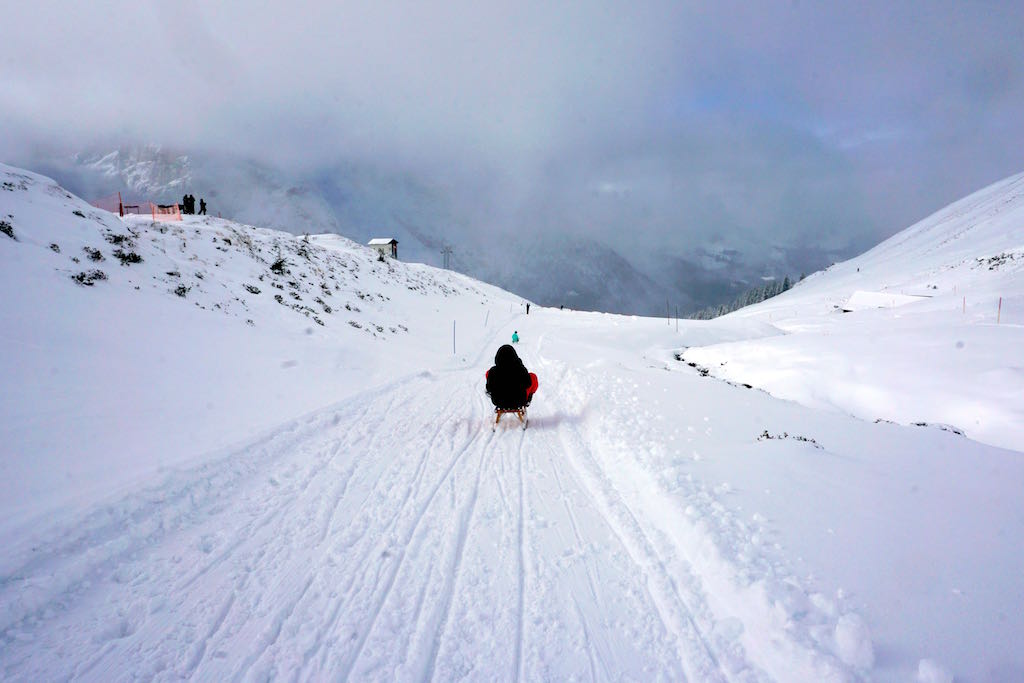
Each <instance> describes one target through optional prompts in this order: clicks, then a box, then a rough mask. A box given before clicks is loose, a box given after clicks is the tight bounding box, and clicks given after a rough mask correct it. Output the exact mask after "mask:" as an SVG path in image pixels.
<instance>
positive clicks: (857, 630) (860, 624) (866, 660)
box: [836, 614, 875, 669]
mask: <svg viewBox="0 0 1024 683" xmlns="http://www.w3.org/2000/svg"><path fill="white" fill-rule="evenodd" d="M836 652H837V653H838V654H839V658H840V659H842V660H843V661H844V662H846V663H847V664H849V665H850V666H855V667H857V668H858V669H870V668H871V666H872V665H873V664H874V663H875V650H874V647H873V646H872V644H871V632H870V630H868V625H867V624H866V623H864V620H863V619H862V618H861V617H860V616H859V615H856V614H844V615H843V616H841V617H840V618H839V622H838V623H837V624H836Z"/></svg>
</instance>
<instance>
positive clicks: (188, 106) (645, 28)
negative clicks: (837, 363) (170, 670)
mask: <svg viewBox="0 0 1024 683" xmlns="http://www.w3.org/2000/svg"><path fill="white" fill-rule="evenodd" d="M2 2H3V10H2V18H0V84H2V87H0V160H4V161H24V160H31V158H32V156H33V155H36V154H40V152H39V150H40V149H44V148H45V149H47V150H52V149H54V148H62V147H66V148H68V149H80V148H84V147H88V146H93V145H96V144H100V145H103V144H111V145H115V144H121V143H124V142H130V141H140V142H147V143H148V142H155V143H159V144H163V145H165V146H169V147H180V148H183V149H194V148H198V147H202V148H205V149H213V150H220V149H222V150H224V151H230V152H235V153H242V154H245V155H249V156H253V157H257V158H260V159H264V160H267V161H271V162H274V163H277V164H283V165H289V166H295V167H301V168H305V169H313V168H316V167H318V166H322V165H329V164H331V163H333V162H336V161H338V160H339V159H352V158H355V159H371V160H373V161H374V162H375V163H384V164H395V165H398V166H403V167H407V168H413V169H417V170H420V171H422V172H424V173H434V174H443V175H444V176H445V177H446V178H449V179H450V180H451V181H452V182H453V183H454V184H455V186H458V182H459V178H460V177H461V178H466V179H469V178H473V177H476V176H478V175H479V174H481V173H485V174H491V175H493V176H494V177H495V178H500V179H501V180H500V182H501V183H503V184H504V186H505V187H506V190H507V192H508V193H509V196H510V197H514V198H516V199H515V200H514V201H523V202H534V201H536V200H537V198H542V199H543V197H547V199H546V201H550V200H551V197H552V196H554V195H566V196H572V195H574V194H577V195H581V196H582V194H584V193H585V192H586V191H588V190H589V191H593V192H596V193H598V194H605V195H607V196H608V197H610V198H614V197H620V198H621V197H629V198H630V200H629V201H630V202H631V206H633V207H634V208H635V207H636V206H637V205H640V204H643V203H645V202H650V203H652V204H656V205H657V206H656V210H655V211H654V216H655V218H654V219H655V220H657V221H661V222H666V221H668V222H670V221H669V220H668V217H669V216H672V215H678V211H679V209H680V207H681V208H682V209H683V210H686V211H694V212H697V214H699V213H700V211H701V210H702V209H704V208H706V206H705V205H706V204H707V203H708V202H715V203H719V202H720V203H722V206H721V207H720V208H721V212H720V213H719V214H716V215H718V216H719V218H718V219H713V218H709V220H721V218H720V216H721V215H725V214H728V215H729V216H730V220H731V221H732V222H734V223H736V224H737V225H738V226H739V228H738V229H743V228H749V229H750V230H754V231H762V232H764V231H773V230H778V231H787V230H792V231H795V232H801V231H802V232H812V231H813V230H814V229H816V227H820V228H821V230H822V231H823V232H824V233H829V231H833V232H834V231H839V232H840V233H845V232H856V233H857V234H856V235H846V236H847V237H850V238H851V239H853V238H856V239H861V240H866V241H868V242H871V241H875V240H876V239H877V238H881V237H885V236H887V235H889V234H891V233H893V232H895V231H896V230H898V229H900V228H902V227H906V225H908V224H909V223H910V222H913V221H914V220H917V219H919V218H922V217H923V216H924V215H925V214H927V213H929V212H931V211H933V210H936V209H938V208H941V207H942V206H944V205H945V204H948V203H949V202H951V201H953V200H955V199H957V198H959V197H961V196H963V195H964V194H967V193H968V192H971V191H973V190H975V189H978V188H980V187H981V186H983V185H986V184H989V183H991V182H994V181H996V180H998V179H1000V178H1003V177H1005V176H1007V175H1010V174H1013V173H1018V172H1021V171H1024V3H1022V2H1021V1H1020V0H1014V1H1010V2H984V1H981V0H978V1H973V2H949V1H938V0H937V1H934V2H929V1H926V0H923V1H917V2H893V1H889V0H887V1H884V2H862V1H859V0H858V1H851V2H842V3H840V2H810V1H807V0H802V1H800V2H773V3H758V2H720V1H716V2H706V3H689V2H653V1H652V2H644V1H643V0H640V1H636V0H633V1H630V2H621V3H612V2H599V1H591V2H573V3H557V2H549V1H545V2H535V1H533V0H515V1H514V2H480V1H465V2H430V1H429V0H428V1H417V2H412V1H408V2H369V1H368V2H359V3H350V2H342V1H331V2H305V3H284V2H279V3H274V2H251V1H248V0H246V1H233V0H225V1H221V2H212V3H200V2H193V1H190V0H174V1H173V2H172V1H156V2H147V1H145V0H130V1H123V2H103V1H101V0H95V1H92V2H78V1H65V2H50V1H47V0H36V1H34V2H13V1H12V0H2ZM673 202H677V204H676V205H674V206H673ZM670 207H671V208H670ZM599 208H600V205H599V204H595V205H594V206H591V207H589V209H588V210H590V211H597V210H599ZM851 216H852V217H854V218H850V217H851ZM691 222H692V221H691ZM697 222H699V221H697ZM793 226H797V227H793ZM720 227H721V226H718V228H720ZM718 228H716V229H718ZM665 229H666V230H668V229H669V228H665ZM693 229H697V228H693ZM840 236H842V235H840Z"/></svg>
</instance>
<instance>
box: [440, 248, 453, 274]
mask: <svg viewBox="0 0 1024 683" xmlns="http://www.w3.org/2000/svg"><path fill="white" fill-rule="evenodd" d="M441 256H443V257H444V268H445V270H448V268H449V267H450V266H451V264H452V248H451V247H449V246H448V245H445V247H444V249H442V250H441Z"/></svg>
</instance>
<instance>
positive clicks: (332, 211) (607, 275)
mask: <svg viewBox="0 0 1024 683" xmlns="http://www.w3.org/2000/svg"><path fill="white" fill-rule="evenodd" d="M35 167H36V166H33V168H35ZM42 170H43V171H44V172H46V173H47V174H49V175H51V176H53V177H55V178H57V179H58V180H60V182H61V183H62V184H63V185H64V186H65V187H67V188H69V189H71V191H73V192H76V193H77V194H79V195H81V196H83V197H86V198H95V197H100V196H106V195H109V194H110V193H112V192H116V191H122V192H126V193H128V194H129V195H131V196H133V197H135V198H148V199H153V200H155V201H164V202H170V201H180V200H181V197H182V195H183V194H185V193H186V192H191V193H192V194H194V195H195V196H196V198H197V199H198V198H200V197H202V198H205V199H206V201H207V203H208V204H209V207H210V212H211V213H212V214H213V215H223V216H224V217H226V218H230V219H232V220H236V221H239V222H242V223H247V224H252V225H260V226H264V227H272V228H275V229H279V230H285V231H288V232H296V233H303V232H309V233H327V232H330V233H340V234H344V235H346V236H348V237H350V238H351V239H353V240H355V241H357V242H360V243H363V244H365V243H366V242H367V241H369V240H370V239H371V238H374V237H394V238H397V239H398V241H399V244H400V247H399V253H400V255H401V256H402V258H403V259H405V260H407V261H416V262H422V263H428V264H433V265H440V264H441V263H442V262H443V257H442V256H441V251H442V249H443V248H444V247H445V246H446V245H447V246H451V247H453V254H452V256H451V264H452V268H453V269H454V270H457V271H459V272H463V273H467V274H469V275H472V276H473V277H476V278H479V279H484V280H486V281H488V282H492V283H496V284H499V285H500V286H502V287H503V288H505V289H508V290H510V291H513V292H515V293H517V294H519V295H520V296H523V297H526V298H528V299H531V300H535V301H540V302H545V303H547V304H549V305H553V306H557V305H563V304H564V305H565V306H570V307H572V308H575V309H580V310H599V311H615V312H626V313H648V314H656V313H660V312H662V311H663V310H664V306H665V301H666V299H671V301H672V305H673V306H678V307H679V310H680V311H681V312H683V313H684V314H685V313H686V312H687V311H693V310H697V309H700V308H703V307H705V306H708V305H713V304H714V305H717V304H719V303H722V302H724V301H729V300H731V299H732V298H733V297H735V296H736V295H737V294H739V293H740V292H742V291H744V290H746V289H747V288H749V287H750V286H751V284H752V283H753V282H756V281H758V280H759V278H760V277H761V276H765V275H768V276H778V277H782V276H784V275H787V274H789V275H795V274H796V273H798V272H800V271H801V270H810V269H813V268H814V267H818V266H819V265H824V264H826V263H829V262H830V261H831V260H835V258H836V256H835V255H836V254H848V253H850V251H849V245H845V244H843V243H842V241H841V240H839V241H838V242H837V240H836V237H835V236H834V235H833V236H831V237H830V238H828V239H826V237H825V236H823V235H820V234H819V235H817V241H818V242H819V244H817V245H815V246H811V245H809V244H807V240H806V239H804V238H799V239H797V238H791V239H790V240H788V241H786V240H783V241H782V242H777V241H775V240H773V239H770V238H768V237H766V236H764V235H752V234H749V231H744V230H742V229H741V227H740V225H738V224H734V222H733V221H732V220H725V219H724V218H723V217H722V216H717V215H710V214H706V210H707V207H708V206H721V201H720V198H715V199H710V198H709V201H708V202H707V203H706V204H701V203H697V204H696V205H695V206H690V207H688V210H686V211H680V210H679V209H678V208H673V210H672V212H671V213H670V215H666V216H661V217H660V218H659V217H658V216H651V215H649V206H648V201H654V200H653V198H650V197H647V198H644V197H631V196H630V195H629V194H628V193H626V194H624V195H621V196H620V195H617V194H614V193H613V194H608V193H607V192H601V191H598V188H600V186H601V183H600V182H598V181H597V178H596V177H595V178H590V179H585V178H577V179H575V180H574V184H576V183H582V186H581V187H580V188H578V189H579V193H578V194H576V193H574V194H571V195H569V196H562V195H561V194H559V193H555V194H554V195H552V196H549V197H546V198H545V197H543V194H544V193H545V192H554V190H553V189H552V188H549V187H547V186H546V185H545V184H544V183H541V187H539V188H536V189H537V191H538V192H540V193H541V195H542V198H541V199H540V200H539V202H540V205H539V206H527V205H525V204H526V203H525V202H522V200H520V202H522V203H523V205H520V203H517V202H509V201H507V200H504V199H501V198H500V197H499V196H496V194H495V193H497V194H500V192H499V191H498V190H497V189H496V188H495V187H492V186H490V185H489V180H488V179H486V178H483V179H480V180H479V182H480V185H481V186H480V187H478V188H475V189H474V190H473V191H467V190H466V189H465V188H456V187H451V186H449V185H446V184H445V183H444V182H442V181H441V180H440V179H438V178H435V177H433V176H423V175H420V174H415V173H412V172H408V171H404V172H403V171H395V170H387V169H385V168H379V167H376V166H374V165H373V164H370V163H367V162H365V161H364V162H345V161H341V162H339V163H338V164H336V165H334V166H332V167H328V168H321V169H318V170H316V171H315V172H297V171H287V170H284V169H281V168H276V167H273V166H271V165H268V164H266V163H258V162H255V161H252V160H248V159H241V158H237V157H232V156H230V155H225V154H215V153H210V152H204V151H203V150H187V151H184V150H183V151H171V150H168V149H162V148H160V147H155V146H126V147H122V148H119V149H115V150H107V149H103V150H100V151H92V152H88V153H80V154H77V155H75V156H73V157H66V158H55V159H52V160H50V161H49V162H48V163H47V164H46V165H45V166H43V167H42ZM593 173H598V174H599V172H598V171H597V170H593ZM467 194H468V196H467ZM654 203H658V202H654ZM702 206H703V207H704V209H703V211H702V209H701V207H702ZM638 217H640V218H638ZM647 221H651V225H650V226H648V225H647ZM705 225H716V226H718V229H716V231H715V234H714V235H713V236H710V237H709V236H708V235H706V234H704V233H703V232H701V229H699V228H700V226H705ZM726 225H729V226H732V227H731V229H726V227H725V226H726ZM655 228H656V229H655ZM659 231H668V233H669V234H671V235H673V237H672V239H665V238H664V236H663V235H662V232H659ZM658 235H662V236H661V237H659V236H658ZM599 236H603V237H599ZM823 240H824V241H825V242H828V243H829V244H828V245H827V246H823V245H822V244H821V242H822V241H823ZM809 264H812V265H810V266H809Z"/></svg>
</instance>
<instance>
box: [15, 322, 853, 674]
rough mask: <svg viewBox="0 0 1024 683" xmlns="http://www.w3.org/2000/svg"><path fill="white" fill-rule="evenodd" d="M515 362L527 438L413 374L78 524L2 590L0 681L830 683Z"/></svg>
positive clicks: (547, 366) (557, 373) (477, 383)
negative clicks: (523, 387) (625, 485)
mask: <svg viewBox="0 0 1024 683" xmlns="http://www.w3.org/2000/svg"><path fill="white" fill-rule="evenodd" d="M524 355H526V356H533V357H534V359H535V362H536V363H537V364H538V365H537V366H536V367H537V369H538V370H539V371H540V373H541V376H542V378H543V379H542V389H541V390H542V391H543V392H544V400H543V401H540V400H538V401H537V402H536V403H537V405H535V407H534V409H533V414H532V415H531V420H530V427H529V429H528V430H526V431H523V430H521V429H519V428H518V426H517V425H514V424H512V422H510V423H508V425H507V426H506V424H505V422H504V421H503V423H502V425H499V428H498V430H497V431H496V432H492V431H491V429H490V422H491V415H492V413H491V408H490V404H489V402H488V401H487V399H486V396H485V395H484V393H483V387H482V384H483V378H482V374H481V372H480V370H479V369H478V368H476V367H474V368H472V369H461V370H450V371H441V372H437V373H428V372H424V373H421V374H419V375H416V376H412V377H407V378H403V379H401V380H399V381H396V382H394V383H393V384H392V385H390V386H386V387H383V388H378V389H376V390H374V391H371V392H369V393H365V394H362V395H359V396H357V397H355V398H352V399H350V400H347V401H345V402H344V403H342V404H339V405H336V406H333V407H331V408H329V409H325V410H322V411H319V412H317V413H316V414H313V415H310V416H307V417H306V418H304V419H302V420H299V421H296V422H294V423H291V424H288V425H286V426H285V427H283V428H281V429H279V430H277V431H275V432H273V433H271V434H269V435H266V436H265V437H264V438H262V439H261V440H259V441H257V442H255V443H252V444H250V445H248V446H246V447H245V448H243V449H241V450H239V451H238V452H235V453H232V454H231V455H229V456H228V457H225V458H223V459H222V460H220V461H218V462H215V463H213V464H209V465H206V466H204V467H202V468H200V469H196V470H192V471H186V472H182V473H179V474H178V475H176V476H175V477H174V478H173V479H172V480H170V481H167V482H165V483H164V484H162V485H161V486H159V487H156V488H152V489H150V490H147V491H145V492H144V493H140V494H137V495H134V496H132V497H130V498H129V499H127V500H124V501H123V502H121V503H120V504H118V505H111V506H108V507H105V508H103V509H101V510H98V511H96V512H94V513H93V514H92V515H91V516H89V517H88V519H86V520H85V521H84V522H83V523H81V524H79V525H78V526H77V527H75V528H73V529H67V530H65V531H64V533H62V534H60V535H59V536H57V537H56V538H54V539H51V542H52V545H46V546H44V547H39V548H37V549H36V551H35V552H34V553H33V554H32V556H31V561H30V562H28V564H26V565H25V566H23V567H20V568H19V569H18V570H17V571H15V572H13V573H12V576H13V577H15V578H13V579H11V580H9V581H8V582H7V583H6V585H4V586H2V587H0V590H2V591H3V593H2V597H3V604H5V605H7V606H8V608H7V610H6V612H7V614H5V615H4V617H5V619H6V620H8V623H4V624H3V625H2V627H3V629H2V630H7V631H8V632H9V633H10V632H12V631H13V632H15V633H17V634H18V635H17V636H16V637H15V638H13V639H10V640H7V641H5V642H4V643H3V647H2V650H0V652H2V653H3V657H2V661H3V673H4V677H5V678H11V679H22V680H53V679H62V678H75V679H83V680H118V679H122V678H126V677H130V676H141V677H153V676H155V677H157V678H161V679H171V678H178V677H196V678H199V679H203V680H264V679H266V678H268V677H270V678H285V679H292V678H298V679H302V680H388V681H390V680H408V681H419V680H439V681H441V680H445V681H447V680H457V679H463V678H468V679H471V680H502V679H504V680H623V679H626V680H630V679H634V680H673V681H675V680H693V681H705V680H761V679H768V678H774V677H776V676H786V675H787V674H794V673H795V674H796V675H804V676H814V677H820V676H825V677H829V676H830V675H836V676H838V675H839V672H840V671H841V670H842V669H843V667H842V665H841V664H840V663H839V662H838V661H837V660H835V659H833V658H832V657H830V656H829V655H827V654H824V653H821V652H818V651H815V650H814V648H805V647H803V646H802V645H801V644H800V643H799V642H798V640H797V639H795V638H794V636H793V634H792V633H791V632H787V631H786V629H783V628H782V627H781V623H780V624H776V625H772V624H770V623H768V622H766V623H763V624H753V623H746V624H744V623H743V621H742V619H743V615H742V613H738V614H737V616H735V617H731V618H730V619H726V620H723V619H721V618H720V616H721V611H720V609H721V608H720V606H717V607H716V609H712V606H711V605H709V603H708V599H707V596H706V591H707V589H708V586H709V583H708V580H707V578H702V577H701V576H700V575H699V574H698V573H695V571H694V568H693V566H692V565H691V563H690V561H689V560H688V558H687V557H686V553H687V552H688V551H692V550H695V548H690V549H687V548H686V547H685V546H682V545H681V544H680V539H679V538H673V537H672V535H671V534H672V532H671V529H672V528H673V527H678V523H679V520H674V519H673V518H672V514H673V511H672V510H671V509H668V508H666V507H665V506H664V505H661V504H659V502H658V501H651V500H648V501H646V502H644V501H643V500H642V497H641V496H640V495H639V492H638V490H626V489H621V488H620V487H619V485H618V484H617V481H616V477H615V476H614V475H612V474H610V473H609V472H608V471H607V463H606V461H605V460H604V457H605V456H606V454H605V455H602V454H599V453H596V452H594V451H592V450H591V448H590V446H589V444H590V443H591V442H592V439H591V438H588V436H587V435H586V434H585V433H584V427H585V423H587V422H588V421H591V420H600V421H615V420H619V423H618V424H611V425H608V424H606V425H605V426H606V427H610V429H611V431H612V432H616V431H617V432H619V433H621V434H622V435H623V437H624V438H626V439H628V438H629V436H628V435H629V431H630V424H629V422H628V421H629V420H632V419H633V418H635V417H636V416H635V414H634V415H629V414H628V413H623V414H622V415H620V416H616V415H614V414H604V415H598V416H595V415H588V414H587V411H588V407H587V404H588V399H587V397H586V396H584V392H585V391H586V389H585V387H584V384H583V383H582V382H581V381H580V378H579V377H578V376H577V374H578V373H580V372H581V370H580V368H578V367H573V366H572V365H570V364H568V363H565V362H561V361H552V360H549V359H546V358H545V356H544V353H543V347H542V343H541V342H540V341H539V340H538V342H537V343H535V344H534V346H533V348H532V350H524ZM589 374H590V375H592V376H595V377H600V376H602V373H599V372H598V373H589ZM603 374H604V376H605V377H606V378H607V377H611V376H609V375H607V373H603ZM612 381H614V380H612ZM598 388H599V389H600V391H602V392H605V393H607V392H610V393H612V394H615V393H616V391H617V390H616V389H615V387H611V386H604V387H598ZM626 403H627V405H625V406H624V407H625V408H629V407H630V406H629V405H628V401H626ZM513 422H514V421H513ZM684 526H685V525H684ZM712 585H713V583H712ZM717 599H718V600H719V601H722V600H724V601H725V602H729V598H728V597H727V596H725V595H719V596H717ZM11 618H14V619H16V620H17V622H16V623H10V621H9V620H10V619H11ZM765 628H767V629H769V631H768V632H766V631H765V630H764V629H765ZM751 630H753V635H754V636H755V640H754V642H756V643H768V642H770V641H774V642H773V644H772V645H771V646H770V647H769V648H768V649H767V650H765V651H762V652H757V651H749V650H746V649H745V648H744V646H743V643H742V639H741V638H740V637H739V634H740V633H741V632H744V631H747V632H748V633H751ZM780 657H781V659H779V658H780ZM779 665H781V666H782V667H783V668H781V669H776V670H774V671H773V667H777V666H779Z"/></svg>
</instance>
